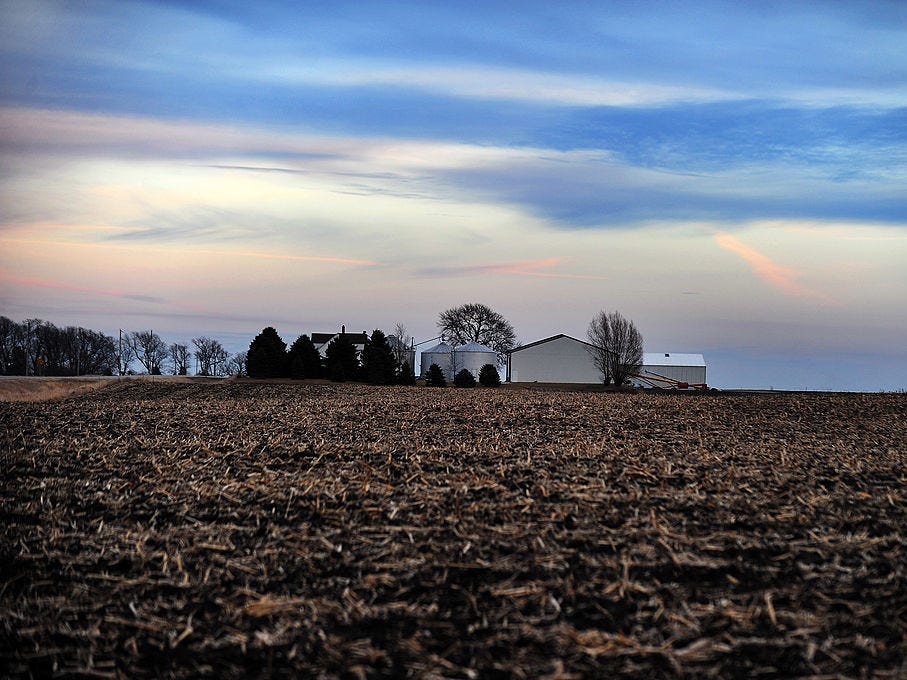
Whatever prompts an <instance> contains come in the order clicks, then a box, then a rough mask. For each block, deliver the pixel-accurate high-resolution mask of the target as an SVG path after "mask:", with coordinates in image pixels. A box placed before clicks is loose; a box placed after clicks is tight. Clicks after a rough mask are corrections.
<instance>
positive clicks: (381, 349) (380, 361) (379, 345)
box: [362, 328, 396, 385]
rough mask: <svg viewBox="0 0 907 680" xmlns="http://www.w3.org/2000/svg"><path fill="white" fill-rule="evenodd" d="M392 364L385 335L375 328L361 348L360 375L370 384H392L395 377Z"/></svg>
mask: <svg viewBox="0 0 907 680" xmlns="http://www.w3.org/2000/svg"><path fill="white" fill-rule="evenodd" d="M394 364H395V360H394V353H393V351H392V350H391V347H390V344H389V343H388V341H387V336H385V335H384V333H383V332H382V331H380V330H378V329H377V328H376V329H375V330H374V331H372V337H371V338H369V339H368V340H366V342H365V347H364V348H363V350H362V377H363V379H364V380H365V381H366V382H368V383H369V384H370V385H393V384H394V382H395V379H396V375H395V371H394Z"/></svg>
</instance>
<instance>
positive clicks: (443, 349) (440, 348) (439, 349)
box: [422, 342, 452, 354]
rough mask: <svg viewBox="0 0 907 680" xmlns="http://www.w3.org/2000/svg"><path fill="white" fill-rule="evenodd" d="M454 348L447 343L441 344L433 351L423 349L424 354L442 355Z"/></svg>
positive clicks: (433, 348)
mask: <svg viewBox="0 0 907 680" xmlns="http://www.w3.org/2000/svg"><path fill="white" fill-rule="evenodd" d="M451 349H452V347H451V346H450V345H448V344H447V343H446V342H440V343H438V344H437V345H435V346H434V347H432V348H431V349H423V350H422V354H440V353H442V352H450V351H451Z"/></svg>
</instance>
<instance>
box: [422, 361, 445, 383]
mask: <svg viewBox="0 0 907 680" xmlns="http://www.w3.org/2000/svg"><path fill="white" fill-rule="evenodd" d="M426 384H427V385H428V386H429V387H447V378H445V377H444V371H442V370H441V367H440V366H438V364H432V365H431V366H429V367H428V379H427V381H426Z"/></svg>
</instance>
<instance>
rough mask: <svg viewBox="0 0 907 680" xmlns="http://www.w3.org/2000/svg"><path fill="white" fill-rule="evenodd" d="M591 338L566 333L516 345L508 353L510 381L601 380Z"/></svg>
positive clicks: (590, 381)
mask: <svg viewBox="0 0 907 680" xmlns="http://www.w3.org/2000/svg"><path fill="white" fill-rule="evenodd" d="M590 348H592V345H590V344H589V343H588V342H583V341H582V340H577V339H576V338H572V337H570V336H569V335H564V334H563V333H561V334H559V335H552V336H551V337H550V338H545V339H544V340H538V341H537V342H532V343H529V344H528V345H523V346H522V347H517V348H516V349H512V350H510V352H509V353H508V355H507V380H508V381H510V382H543V383H600V382H601V381H602V374H601V371H599V370H598V369H597V368H596V367H595V363H594V362H593V361H592V355H591V354H589V349H590Z"/></svg>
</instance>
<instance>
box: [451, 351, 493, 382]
mask: <svg viewBox="0 0 907 680" xmlns="http://www.w3.org/2000/svg"><path fill="white" fill-rule="evenodd" d="M485 364H491V365H492V366H494V367H495V368H497V367H498V354H497V352H495V351H494V350H493V349H491V348H490V347H486V346H485V345H480V344H479V343H477V342H470V343H468V344H466V345H460V346H459V347H457V348H456V349H455V350H454V366H453V369H454V370H453V371H452V372H453V373H454V374H456V373H457V372H458V371H461V370H463V369H464V368H465V369H467V370H468V371H469V372H470V373H472V375H473V377H474V378H476V379H478V377H479V371H481V370H482V366H484V365H485Z"/></svg>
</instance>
